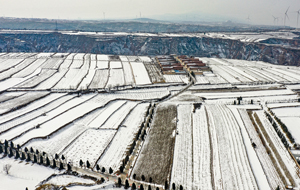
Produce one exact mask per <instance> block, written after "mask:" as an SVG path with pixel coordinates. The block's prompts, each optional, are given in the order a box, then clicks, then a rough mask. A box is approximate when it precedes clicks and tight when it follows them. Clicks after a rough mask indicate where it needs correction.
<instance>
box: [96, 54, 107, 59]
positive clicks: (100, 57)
mask: <svg viewBox="0 0 300 190" xmlns="http://www.w3.org/2000/svg"><path fill="white" fill-rule="evenodd" d="M97 61H109V57H108V55H99V54H98V55H97Z"/></svg>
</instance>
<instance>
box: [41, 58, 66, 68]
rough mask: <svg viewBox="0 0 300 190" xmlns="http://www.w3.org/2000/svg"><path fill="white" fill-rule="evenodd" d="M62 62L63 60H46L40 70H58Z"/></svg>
mask: <svg viewBox="0 0 300 190" xmlns="http://www.w3.org/2000/svg"><path fill="white" fill-rule="evenodd" d="M63 62H64V59H60V58H52V59H48V60H47V61H46V62H45V63H44V64H43V65H42V67H41V68H43V69H58V68H59V66H60V64H62V63H63Z"/></svg>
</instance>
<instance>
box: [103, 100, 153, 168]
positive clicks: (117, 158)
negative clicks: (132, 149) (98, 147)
mask: <svg viewBox="0 0 300 190" xmlns="http://www.w3.org/2000/svg"><path fill="white" fill-rule="evenodd" d="M148 106H149V103H142V104H139V105H137V106H136V107H135V108H134V109H133V110H132V112H131V113H130V114H129V115H128V117H127V118H126V119H125V121H124V122H123V123H122V127H120V128H119V129H118V131H117V133H116V135H115V137H114V138H113V140H112V142H111V143H110V145H109V146H108V148H107V150H106V151H105V152H104V153H103V155H102V156H101V158H100V159H99V161H98V164H99V166H104V167H105V168H109V167H111V168H112V169H113V170H114V171H116V170H118V169H119V167H120V165H121V163H122V160H123V159H124V158H125V156H126V151H127V148H128V147H129V145H130V144H131V143H132V142H133V138H134V136H135V134H136V133H137V131H138V129H139V127H140V125H141V124H142V122H143V121H144V117H145V116H146V111H147V109H148Z"/></svg>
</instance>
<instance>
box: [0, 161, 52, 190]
mask: <svg viewBox="0 0 300 190" xmlns="http://www.w3.org/2000/svg"><path fill="white" fill-rule="evenodd" d="M5 164H9V165H11V169H10V170H9V171H10V172H9V175H7V174H5V173H4V171H3V170H2V168H3V166H4V165H5ZM0 168H1V172H0V179H1V189H3V190H16V189H25V188H26V187H27V188H28V189H30V190H31V189H35V188H36V186H37V185H38V184H39V183H40V182H41V181H43V180H44V179H46V178H47V177H49V176H50V175H52V174H53V173H58V171H57V170H53V169H51V168H47V167H45V166H40V165H38V164H31V163H30V164H27V163H26V162H24V161H16V160H15V159H11V158H8V157H6V158H3V159H0Z"/></svg>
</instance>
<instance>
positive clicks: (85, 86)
mask: <svg viewBox="0 0 300 190" xmlns="http://www.w3.org/2000/svg"><path fill="white" fill-rule="evenodd" d="M95 72H96V70H88V74H87V75H86V76H85V77H84V78H83V80H82V81H81V83H80V84H79V86H78V88H77V89H78V90H82V89H88V87H89V86H90V84H91V82H92V80H93V78H94V75H95Z"/></svg>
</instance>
